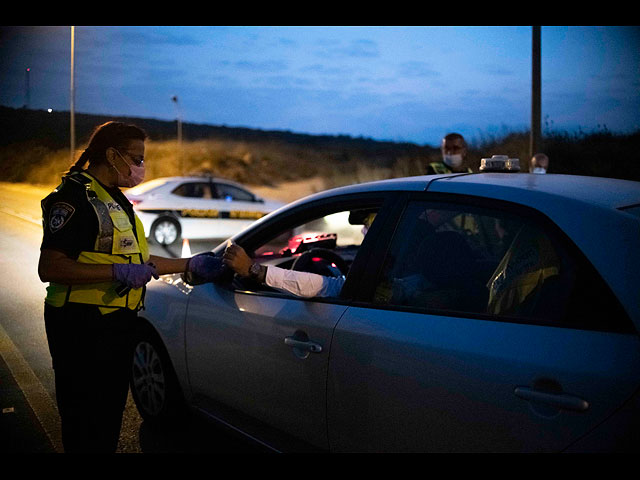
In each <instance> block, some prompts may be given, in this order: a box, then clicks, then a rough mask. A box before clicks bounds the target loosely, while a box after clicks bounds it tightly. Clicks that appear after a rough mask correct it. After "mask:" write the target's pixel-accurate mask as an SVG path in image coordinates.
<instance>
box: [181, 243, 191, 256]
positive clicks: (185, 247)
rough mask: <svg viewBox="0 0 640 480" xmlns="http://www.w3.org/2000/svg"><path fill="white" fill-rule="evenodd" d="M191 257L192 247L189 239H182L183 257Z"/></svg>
mask: <svg viewBox="0 0 640 480" xmlns="http://www.w3.org/2000/svg"><path fill="white" fill-rule="evenodd" d="M189 257H191V248H190V247H189V239H188V238H185V239H184V240H182V258H189Z"/></svg>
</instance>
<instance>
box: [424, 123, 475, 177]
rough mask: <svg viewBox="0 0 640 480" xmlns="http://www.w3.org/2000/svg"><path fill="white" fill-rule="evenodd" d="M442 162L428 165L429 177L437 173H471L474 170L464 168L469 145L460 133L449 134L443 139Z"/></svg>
mask: <svg viewBox="0 0 640 480" xmlns="http://www.w3.org/2000/svg"><path fill="white" fill-rule="evenodd" d="M441 151H442V162H432V163H430V164H428V165H427V175H433V174H437V173H471V172H472V170H471V169H470V168H468V167H465V166H464V161H465V157H466V155H467V143H466V142H465V140H464V137H463V136H462V135H460V134H459V133H449V134H448V135H446V136H445V137H444V138H443V139H442V145H441Z"/></svg>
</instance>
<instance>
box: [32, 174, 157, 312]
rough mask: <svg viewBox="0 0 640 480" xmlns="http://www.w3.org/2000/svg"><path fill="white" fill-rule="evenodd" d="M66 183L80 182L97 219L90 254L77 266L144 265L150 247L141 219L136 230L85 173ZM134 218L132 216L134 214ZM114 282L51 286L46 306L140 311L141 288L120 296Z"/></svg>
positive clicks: (71, 176) (86, 254)
mask: <svg viewBox="0 0 640 480" xmlns="http://www.w3.org/2000/svg"><path fill="white" fill-rule="evenodd" d="M65 181H74V182H79V183H80V184H82V185H83V186H84V188H85V191H86V195H87V201H88V202H89V204H90V205H91V206H92V207H93V210H94V211H95V213H96V217H97V219H98V235H97V237H96V241H95V245H94V249H93V250H92V251H83V252H80V255H79V256H78V262H81V263H92V264H113V263H137V264H141V263H145V262H147V261H148V260H149V247H148V245H147V240H146V238H145V234H144V228H143V226H142V222H141V221H140V219H139V218H138V217H137V216H135V228H134V226H133V225H131V221H130V219H129V216H128V215H127V213H126V212H125V211H124V210H123V209H122V207H121V206H120V205H119V204H118V202H116V201H115V200H114V199H113V198H112V197H111V195H109V193H108V192H107V191H106V190H105V189H104V188H103V187H102V186H101V185H100V183H99V182H98V181H97V180H96V179H94V178H93V177H92V176H91V175H89V174H88V173H86V172H81V173H73V174H71V175H69V176H67V177H66V178H65ZM134 215H135V214H134ZM119 286H120V285H119V284H118V283H117V282H113V281H109V282H100V283H90V284H83V285H62V284H58V283H54V282H51V283H50V284H49V286H48V287H47V296H46V298H45V302H46V303H48V304H50V305H52V306H54V307H61V306H63V305H64V304H66V303H67V302H71V303H83V304H90V305H98V306H99V307H100V311H101V312H102V313H103V314H105V313H110V312H113V311H115V310H116V309H118V308H129V309H131V310H139V309H140V308H141V307H142V301H143V297H144V287H143V288H135V289H133V288H132V289H130V290H129V291H128V293H126V294H125V295H123V296H119V295H118V294H117V292H116V288H118V287H119Z"/></svg>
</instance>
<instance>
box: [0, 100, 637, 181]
mask: <svg viewBox="0 0 640 480" xmlns="http://www.w3.org/2000/svg"><path fill="white" fill-rule="evenodd" d="M75 118H76V138H77V142H76V143H77V152H75V155H74V158H77V157H78V156H79V154H80V152H81V151H82V150H83V149H84V148H85V146H86V143H87V141H88V139H89V137H90V135H91V132H92V131H93V129H94V128H95V127H96V126H97V125H99V124H101V123H104V122H106V121H108V120H121V121H125V122H128V123H133V124H136V125H138V126H140V127H141V128H143V129H144V130H145V131H146V132H147V133H148V134H149V141H148V142H147V145H146V147H147V148H146V158H147V159H148V161H147V162H146V166H147V176H146V179H152V178H157V177H161V176H171V175H179V174H180V173H181V172H184V173H196V172H208V173H211V174H212V175H216V176H220V177H224V178H228V179H232V180H236V181H238V182H242V183H245V184H247V185H252V186H257V187H267V188H269V187H270V188H277V186H278V185H280V184H282V183H285V182H286V183H288V182H295V181H302V180H308V179H316V181H315V187H314V189H324V188H330V187H333V186H339V185H345V184H349V183H359V182H363V181H369V180H377V179H384V178H393V177H401V176H411V175H421V174H423V173H424V171H425V165H426V164H427V163H429V162H432V161H437V160H439V159H440V150H439V148H438V146H437V145H436V146H428V145H423V146H421V145H416V144H412V143H396V142H384V141H375V140H372V139H367V138H353V137H349V136H329V135H304V134H296V133H292V132H287V131H264V130H254V129H246V128H231V127H224V126H209V125H197V124H183V126H182V127H183V130H182V133H183V141H182V142H181V144H178V142H177V141H176V132H177V128H176V127H177V125H176V122H164V121H159V120H152V119H141V118H116V117H104V116H95V115H85V114H76V116H75ZM0 127H1V128H0V168H1V172H2V173H1V174H0V180H2V181H8V182H28V183H34V184H46V185H49V184H55V183H57V182H58V181H59V179H60V176H61V174H62V173H63V172H65V171H67V170H68V168H69V165H70V164H71V155H70V152H69V113H68V112H58V113H47V112H44V111H35V110H22V109H19V110H18V109H10V108H6V107H0ZM443 133H446V132H443ZM639 147H640V132H636V133H634V134H630V135H620V134H614V133H611V132H609V131H608V130H607V129H606V128H602V129H600V130H599V131H597V132H592V133H583V132H579V133H577V134H568V133H564V132H550V131H547V132H545V133H544V136H543V145H542V149H541V150H542V151H544V152H545V153H546V154H547V155H548V156H549V157H550V159H551V170H552V171H553V172H556V173H572V174H577V175H590V176H602V177H614V178H624V179H631V180H636V181H640V158H638V157H639V153H638V152H640V149H639ZM528 151H529V135H528V132H507V133H505V134H504V135H502V136H500V137H485V138H482V139H480V140H479V141H478V140H474V141H473V142H472V143H471V145H470V152H469V156H468V159H467V162H468V166H470V167H471V168H472V169H473V170H474V171H477V169H478V166H479V164H480V159H481V158H483V157H488V156H491V155H493V154H503V155H509V156H510V157H515V158H520V160H521V165H522V167H523V169H525V170H526V169H528V158H529V154H528Z"/></svg>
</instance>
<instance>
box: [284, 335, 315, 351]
mask: <svg viewBox="0 0 640 480" xmlns="http://www.w3.org/2000/svg"><path fill="white" fill-rule="evenodd" d="M284 344H285V345H288V346H290V347H293V348H297V349H299V350H303V351H305V352H311V353H320V352H322V346H321V345H318V344H317V343H314V342H310V341H303V340H297V339H295V338H294V337H285V339H284Z"/></svg>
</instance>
